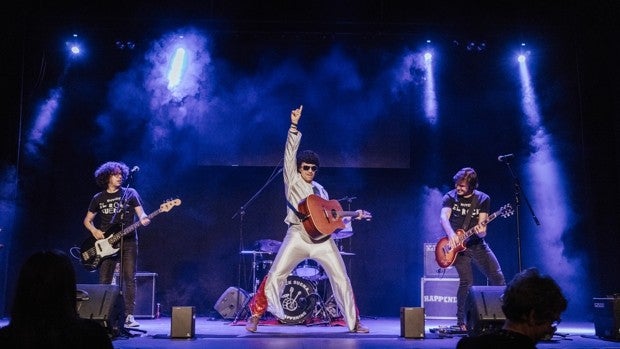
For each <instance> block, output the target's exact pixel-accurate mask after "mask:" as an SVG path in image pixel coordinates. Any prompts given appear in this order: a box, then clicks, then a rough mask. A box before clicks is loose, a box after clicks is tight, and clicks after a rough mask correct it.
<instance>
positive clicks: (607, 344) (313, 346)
mask: <svg viewBox="0 0 620 349" xmlns="http://www.w3.org/2000/svg"><path fill="white" fill-rule="evenodd" d="M138 321H139V322H140V324H141V326H140V327H139V328H138V329H139V330H140V331H143V332H139V331H135V330H130V331H129V334H130V336H122V337H118V338H116V339H114V348H117V349H137V348H141V349H151V348H153V349H154V348H212V349H253V348H261V349H262V348H282V349H284V348H287V349H288V348H308V349H317V348H334V349H360V348H364V349H367V348H382V349H386V348H387V349H389V348H454V347H456V343H457V342H458V340H459V338H461V336H463V335H461V334H444V333H438V332H437V331H436V330H437V329H445V328H449V327H450V326H452V325H454V323H453V320H426V321H425V337H424V338H421V339H409V338H403V337H400V319H399V318H362V322H363V323H364V324H365V325H366V326H367V327H369V328H370V333H368V334H356V333H349V332H348V331H347V329H346V328H345V327H342V326H330V325H324V324H319V325H313V326H306V325H300V324H295V325H291V324H271V325H269V324H267V325H260V326H259V327H258V332H256V333H250V332H247V331H246V330H245V327H244V326H242V325H241V322H240V323H238V324H233V323H232V322H231V321H230V320H222V319H212V318H206V317H197V318H196V319H195V331H194V337H193V338H187V339H184V338H180V339H176V338H170V334H171V329H172V319H171V318H170V317H162V318H159V319H138ZM7 322H8V320H7V319H2V320H0V325H2V326H3V325H6V323H7ZM184 325H185V324H183V326H181V327H182V328H184ZM175 326H178V322H176V320H175ZM538 348H539V349H542V348H597V349H602V348H620V342H618V341H610V340H605V339H601V338H598V337H596V336H595V333H594V324H593V323H586V322H583V323H578V322H567V323H564V322H563V323H561V324H560V326H559V328H558V332H557V335H555V336H554V337H553V338H552V339H551V340H549V341H545V342H541V343H539V344H538Z"/></svg>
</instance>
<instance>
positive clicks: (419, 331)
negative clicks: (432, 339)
mask: <svg viewBox="0 0 620 349" xmlns="http://www.w3.org/2000/svg"><path fill="white" fill-rule="evenodd" d="M400 336H401V337H405V338H424V308H408V307H402V308H400Z"/></svg>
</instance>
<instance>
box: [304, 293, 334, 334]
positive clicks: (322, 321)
mask: <svg viewBox="0 0 620 349" xmlns="http://www.w3.org/2000/svg"><path fill="white" fill-rule="evenodd" d="M309 297H313V298H315V299H316V302H315V306H314V312H312V319H315V318H318V319H319V321H314V322H311V323H306V326H308V327H309V326H317V325H329V323H330V322H331V317H330V316H329V313H328V312H327V309H325V302H324V301H323V298H322V297H321V296H320V295H319V294H318V293H313V294H311V295H310V296H309Z"/></svg>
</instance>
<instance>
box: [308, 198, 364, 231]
mask: <svg viewBox="0 0 620 349" xmlns="http://www.w3.org/2000/svg"><path fill="white" fill-rule="evenodd" d="M297 209H298V210H299V212H300V213H302V214H303V215H304V216H305V218H304V219H303V220H302V223H303V225H304V228H305V229H306V231H307V232H308V235H310V237H311V238H312V239H315V240H317V239H321V238H326V237H328V236H329V235H330V234H333V233H336V232H338V231H341V230H342V229H344V228H345V224H344V222H343V221H342V218H343V217H356V218H357V217H358V216H360V214H359V212H357V211H343V210H342V206H340V203H339V202H338V200H325V199H323V198H322V197H320V196H318V195H315V194H310V195H309V196H308V197H307V198H305V199H304V200H302V201H301V202H300V203H299V205H298V207H297ZM360 218H361V219H365V220H367V221H369V220H370V219H371V218H372V215H371V214H370V212H366V211H362V214H361V217H360Z"/></svg>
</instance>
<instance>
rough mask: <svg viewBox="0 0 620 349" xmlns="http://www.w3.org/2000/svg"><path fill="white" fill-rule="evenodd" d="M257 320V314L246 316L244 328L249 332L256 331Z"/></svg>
mask: <svg viewBox="0 0 620 349" xmlns="http://www.w3.org/2000/svg"><path fill="white" fill-rule="evenodd" d="M258 320H260V319H259V317H258V316H256V315H252V316H250V317H249V318H248V323H247V324H246V325H245V329H246V330H248V331H249V332H256V330H257V329H258Z"/></svg>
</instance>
